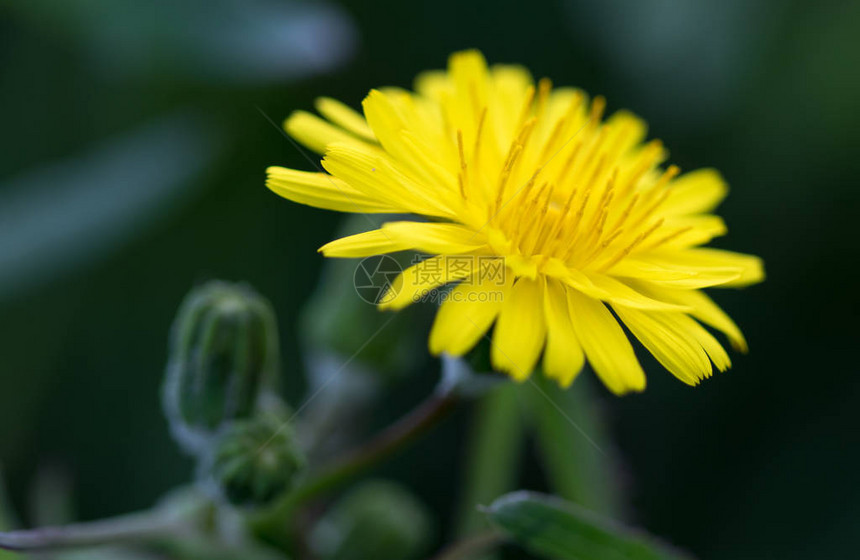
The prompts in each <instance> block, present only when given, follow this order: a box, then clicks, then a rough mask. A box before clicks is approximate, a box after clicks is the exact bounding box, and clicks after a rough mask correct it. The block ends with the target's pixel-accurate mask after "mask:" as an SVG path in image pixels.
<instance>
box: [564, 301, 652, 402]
mask: <svg viewBox="0 0 860 560" xmlns="http://www.w3.org/2000/svg"><path fill="white" fill-rule="evenodd" d="M567 302H568V306H569V308H570V314H571V321H572V323H573V330H574V332H575V333H576V337H577V339H578V340H579V342H580V344H582V349H583V350H585V356H586V357H587V358H588V361H589V363H590V364H591V367H592V368H593V369H594V372H595V373H596V374H597V376H598V377H599V378H600V379H601V380H602V381H603V383H604V384H605V385H606V387H607V388H608V389H609V390H610V391H612V392H613V393H616V394H619V395H620V394H623V393H626V392H628V391H642V390H643V389H645V372H644V371H642V366H640V365H639V361H638V360H637V359H636V354H634V353H633V346H631V345H630V341H629V340H628V339H627V335H625V334H624V331H623V330H622V329H621V325H619V324H618V321H616V320H615V317H613V316H612V313H610V312H609V310H608V309H607V308H606V306H605V305H603V303H601V302H599V301H597V300H595V299H592V298H590V297H588V296H586V295H584V294H582V293H579V292H577V291H576V290H567Z"/></svg>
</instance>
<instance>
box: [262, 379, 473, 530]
mask: <svg viewBox="0 0 860 560" xmlns="http://www.w3.org/2000/svg"><path fill="white" fill-rule="evenodd" d="M459 400H460V397H458V396H457V395H456V394H454V393H452V392H448V393H443V394H434V395H432V396H431V397H429V398H428V399H427V400H425V401H424V402H423V403H421V404H420V405H418V407H417V408H415V409H414V410H412V412H410V413H409V414H407V415H406V416H404V417H403V418H401V419H400V420H398V421H397V422H396V423H395V424H393V425H391V426H389V427H388V428H386V429H385V430H384V431H383V432H382V433H380V434H379V435H377V436H376V437H375V438H374V439H372V440H371V441H370V442H368V443H367V444H365V445H364V446H362V447H360V448H359V449H357V450H355V451H353V452H352V453H349V454H348V455H347V456H346V457H345V458H344V459H342V460H340V461H338V462H336V463H335V464H334V465H332V466H330V467H328V468H324V469H323V470H322V472H321V473H320V474H318V475H316V476H314V477H313V478H311V479H310V480H308V481H306V482H305V483H304V484H302V485H301V486H300V487H299V488H297V489H296V490H295V491H293V492H292V493H290V494H289V495H288V496H287V497H286V499H285V500H284V501H283V502H281V503H280V504H279V505H278V506H277V507H276V508H275V509H274V510H272V511H270V512H268V513H266V514H263V515H262V516H261V517H259V518H257V519H256V520H254V521H253V525H254V526H255V527H256V528H257V529H258V530H262V531H263V532H269V530H270V529H272V530H275V531H277V530H278V529H279V528H282V527H283V525H284V523H285V522H287V521H288V520H289V519H290V517H291V516H292V514H293V512H294V511H295V510H296V508H298V507H299V506H301V505H302V504H304V503H306V502H308V501H310V500H312V499H313V498H316V497H318V496H320V495H322V494H325V493H328V492H331V491H332V490H335V489H336V488H338V487H339V486H341V485H342V484H344V483H345V482H347V481H349V480H351V479H352V478H354V477H355V476H357V475H358V474H360V473H362V472H363V471H364V470H366V469H368V468H369V467H372V466H373V465H375V464H377V463H379V462H381V461H383V460H384V459H387V458H388V457H390V456H391V455H393V454H394V453H396V452H397V451H399V450H401V449H402V448H404V447H406V446H407V445H409V444H410V443H412V442H413V441H415V440H416V439H418V438H420V437H421V436H422V435H424V434H425V433H426V432H428V431H429V430H430V429H431V428H433V427H434V426H435V425H436V424H438V423H439V422H440V421H441V420H442V419H444V418H445V417H446V416H448V414H449V413H451V412H452V411H453V410H454V408H455V407H456V404H457V403H458V402H459Z"/></svg>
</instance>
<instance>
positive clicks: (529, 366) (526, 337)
mask: <svg viewBox="0 0 860 560" xmlns="http://www.w3.org/2000/svg"><path fill="white" fill-rule="evenodd" d="M545 337H546V322H545V320H544V316H543V306H542V303H541V290H540V287H539V284H538V283H537V282H535V281H533V280H529V279H527V278H520V279H519V280H517V282H516V284H514V286H513V288H511V291H510V292H509V293H508V294H507V297H506V298H505V301H504V303H503V305H502V310H501V312H500V313H499V318H498V320H497V321H496V328H495V331H494V332H493V344H492V349H491V350H490V358H491V359H492V362H493V366H494V367H495V368H497V369H499V370H501V371H504V372H506V373H507V374H509V375H510V376H511V377H512V378H514V380H516V381H525V380H526V379H528V378H529V376H531V374H532V371H533V370H534V367H535V364H536V363H537V359H538V356H539V355H540V351H541V348H542V347H543V343H544V339H545Z"/></svg>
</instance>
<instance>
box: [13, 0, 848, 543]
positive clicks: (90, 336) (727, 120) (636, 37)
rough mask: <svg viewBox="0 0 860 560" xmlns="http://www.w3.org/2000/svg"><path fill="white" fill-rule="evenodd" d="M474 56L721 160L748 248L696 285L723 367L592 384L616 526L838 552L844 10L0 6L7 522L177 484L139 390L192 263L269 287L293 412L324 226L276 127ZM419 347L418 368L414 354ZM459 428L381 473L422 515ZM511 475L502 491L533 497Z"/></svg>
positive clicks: (408, 391)
mask: <svg viewBox="0 0 860 560" xmlns="http://www.w3.org/2000/svg"><path fill="white" fill-rule="evenodd" d="M471 47H475V48H479V49H481V50H482V51H483V52H484V54H485V55H486V56H487V58H488V60H489V61H490V62H491V63H493V62H516V63H521V64H523V65H525V66H527V67H528V68H530V69H531V71H532V72H533V73H534V75H535V76H536V77H541V76H548V77H551V78H552V80H553V81H554V83H555V84H559V85H576V86H580V87H582V88H584V89H585V90H586V91H588V92H590V93H592V94H603V95H605V96H606V98H607V99H608V102H609V109H610V111H611V110H614V109H619V108H628V109H630V110H632V111H634V112H636V113H638V114H639V115H641V116H643V117H644V118H645V119H646V120H647V121H648V122H649V124H650V127H651V128H650V135H651V136H652V137H658V138H661V139H663V140H664V142H665V143H666V145H667V146H668V148H669V150H670V152H671V160H672V161H673V162H674V163H677V164H678V165H680V166H681V168H682V169H685V170H691V169H694V168H697V167H704V166H713V167H716V168H718V169H719V170H721V171H722V173H723V174H724V175H725V176H726V178H727V179H728V181H729V183H730V185H731V187H732V192H731V194H730V196H729V198H728V199H727V201H726V202H725V203H724V204H723V206H722V208H721V214H722V215H723V216H724V218H725V219H726V221H727V223H728V225H729V229H730V234H729V235H728V236H727V237H725V238H723V239H720V240H719V241H718V243H717V245H719V246H725V247H731V248H732V249H735V250H739V251H744V252H749V253H754V254H757V255H761V256H763V257H764V259H765V263H766V266H767V271H768V280H767V281H766V282H765V283H764V284H763V285H760V286H756V287H753V288H751V289H748V290H745V291H743V292H735V291H729V290H725V291H716V292H715V298H716V299H717V301H718V302H719V303H721V304H722V305H723V306H724V307H725V308H726V309H727V311H729V313H730V314H731V315H732V316H733V317H734V318H735V319H736V320H737V322H738V323H739V324H740V325H741V327H742V328H743V329H744V331H745V333H746V334H747V337H748V339H749V342H750V347H751V351H750V353H749V355H746V356H742V355H733V356H732V357H733V360H734V363H735V365H734V368H733V369H732V370H731V371H730V372H728V373H725V374H721V375H717V376H716V377H715V378H713V379H712V380H710V381H708V382H706V383H704V385H702V386H701V387H699V388H697V389H691V388H689V387H687V386H685V385H683V384H681V383H679V382H677V381H676V380H675V379H673V378H672V377H671V376H670V375H669V374H668V373H666V372H664V371H662V370H661V368H660V367H658V366H657V364H656V363H655V362H654V361H653V360H649V359H646V358H645V356H644V353H642V354H641V355H642V356H643V362H644V364H645V366H646V370H647V371H648V372H649V388H648V390H647V391H646V392H645V393H644V394H641V395H632V396H628V397H624V398H621V399H617V398H610V395H609V394H608V393H606V392H605V391H604V390H603V389H597V388H596V385H595V394H596V397H595V398H596V399H598V400H599V402H600V403H601V407H602V411H603V416H604V418H605V419H606V421H607V422H608V431H609V433H610V434H611V436H612V438H613V439H614V442H615V444H614V447H615V452H616V454H617V456H618V458H619V463H620V465H621V472H622V476H621V477H620V478H621V480H622V481H623V483H619V484H620V486H619V488H622V490H623V492H622V496H623V501H624V503H625V508H624V509H625V511H626V514H625V517H626V519H627V520H628V521H630V522H631V523H633V524H635V525H638V526H641V527H644V528H646V529H647V530H649V531H651V532H653V533H655V534H658V535H661V536H663V537H664V538H666V539H667V540H669V541H671V542H673V543H675V544H677V545H679V546H682V547H684V548H687V549H689V550H691V551H693V552H695V553H696V554H697V555H698V556H699V557H701V558H703V559H738V558H780V559H783V560H785V559H792V558H809V557H815V558H847V557H851V556H853V555H854V554H856V543H855V538H854V537H855V532H856V527H857V526H858V524H860V485H858V484H857V482H856V473H857V472H858V470H860V423H858V422H860V418H858V414H857V411H858V410H860V377H858V373H860V371H858V369H860V368H858V365H857V359H856V355H855V354H856V344H857V342H858V328H857V322H856V320H857V311H858V298H857V295H856V290H855V286H854V284H853V281H851V280H850V278H852V277H853V276H854V274H853V273H854V271H856V263H855V262H854V261H855V259H856V257H857V252H856V249H855V245H856V241H857V237H856V233H853V232H854V231H855V230H854V228H853V225H852V224H854V225H856V224H855V223H854V222H853V220H855V219H857V209H858V201H860V190H858V188H857V177H858V176H860V158H858V157H857V153H858V150H860V72H858V68H860V3H857V2H853V1H848V0H846V1H832V2H821V3H813V2H806V1H802V0H788V1H786V0H724V1H719V2H717V1H709V2H686V1H683V0H650V1H642V0H611V1H603V2H596V1H595V2H584V1H578V0H554V1H539V0H534V1H532V2H529V3H528V5H527V6H523V5H522V3H519V2H513V1H506V0H493V1H489V0H486V1H485V0H479V1H476V2H471V3H463V2H460V1H454V0H436V1H434V2H403V1H394V0H380V1H368V0H363V1H358V0H342V1H339V2H338V1H334V0H327V1H326V2H298V1H292V0H282V1H279V0H250V1H244V2H239V1H238V0H217V1H215V0H208V1H204V0H186V1H168V0H153V1H150V2H145V3H141V2H130V1H122V2H120V1H115V0H89V1H86V2H84V1H79V2H68V1H66V0H42V1H39V2H30V1H25V0H20V1H14V0H3V1H2V2H0V83H2V87H0V123H2V136H0V138H2V140H0V142H2V145H0V318H2V320H0V462H2V465H3V470H4V473H5V476H6V479H7V484H8V486H9V487H10V488H11V495H12V499H13V501H14V502H15V503H16V505H18V506H19V508H20V509H22V510H24V511H26V510H27V505H26V504H28V503H30V502H31V501H32V500H31V494H33V492H34V490H32V488H34V484H35V482H34V481H36V480H38V479H40V478H42V479H44V478H45V477H48V478H49V479H51V480H53V479H55V478H56V477H57V476H58V475H57V474H56V473H62V474H61V475H60V476H61V478H62V477H65V478H66V479H67V482H64V484H67V485H69V486H70V487H71V488H72V489H73V490H74V494H75V496H76V498H75V503H76V505H77V509H78V516H79V517H80V518H82V519H94V518H97V517H100V516H105V515H112V514H117V513H121V512H125V511H129V510H133V509H138V508H143V507H148V506H149V505H151V504H152V503H153V502H154V501H155V500H156V499H157V498H158V497H159V496H160V495H162V494H163V493H164V492H165V491H166V490H168V489H169V488H171V487H172V486H175V485H177V484H180V483H182V482H184V481H185V480H187V479H188V477H189V475H190V472H191V470H192V465H191V462H190V461H189V460H187V459H186V458H185V457H183V456H182V455H181V453H180V452H179V451H178V450H177V449H176V448H175V446H174V445H173V443H172V442H171V440H170V436H169V434H168V431H167V426H166V422H165V420H164V418H163V416H162V413H161V408H160V402H159V390H160V385H161V380H162V374H163V370H164V365H165V361H166V342H167V332H168V329H169V326H170V323H171V321H172V319H173V316H174V313H175V310H176V308H177V306H178V304H179V303H180V301H181V300H182V297H183V295H184V294H185V293H186V292H187V291H188V290H189V289H190V288H191V287H192V286H194V285H195V284H198V283H200V282H202V281H205V280H207V279H210V278H224V279H228V280H243V281H247V282H249V283H251V284H252V285H254V286H255V287H256V288H257V289H258V290H259V291H260V292H262V293H263V294H265V295H266V296H267V297H269V298H270V299H271V300H272V302H273V304H274V306H275V309H276V311H277V313H278V315H279V318H280V322H281V343H282V345H283V354H284V374H285V378H286V387H285V391H286V394H287V396H288V398H289V399H290V400H291V402H293V403H294V404H298V403H299V402H300V400H301V395H302V392H303V390H304V388H305V386H306V381H305V376H304V371H305V369H306V364H307V362H308V355H307V352H303V351H302V345H303V342H302V341H303V340H304V339H305V338H306V333H305V332H304V331H305V330H306V328H305V327H303V325H304V322H303V321H302V320H301V313H302V310H303V308H304V303H305V302H306V301H308V300H309V299H310V298H311V296H312V294H313V293H314V289H315V287H316V286H317V284H318V282H319V279H320V277H321V275H323V274H324V270H323V259H322V257H321V256H320V255H319V254H317V253H316V249H317V247H319V246H320V245H322V244H323V243H325V242H326V241H328V240H330V239H332V237H333V236H334V235H335V232H336V230H337V228H338V227H339V225H340V223H341V221H342V216H341V215H337V214H335V213H332V212H326V211H321V210H315V209H310V208H307V207H301V206H299V205H296V204H292V203H290V202H287V201H285V200H283V199H280V198H278V197H276V196H275V195H274V194H272V193H271V192H269V191H268V190H267V189H266V188H265V187H264V170H265V168H266V166H268V165H273V164H275V165H284V166H288V167H297V168H301V169H311V166H310V164H309V163H308V161H307V160H305V159H304V157H303V156H302V155H301V154H300V153H299V152H297V150H296V149H295V148H294V147H293V146H292V145H290V144H289V143H288V142H287V141H286V140H285V139H284V138H283V136H282V135H281V133H280V132H279V131H278V129H277V128H276V126H273V124H272V122H271V121H274V123H276V124H277V125H279V124H280V123H281V122H282V120H283V119H284V118H285V117H286V116H287V115H288V114H289V113H290V112H291V111H293V110H295V109H306V110H307V109H310V108H311V107H312V103H313V99H314V98H315V97H317V96H319V95H327V96H331V97H335V98H338V99H341V100H343V101H345V102H346V103H347V104H349V105H351V106H353V107H358V105H359V103H360V101H361V99H362V98H363V97H364V95H365V94H366V92H367V91H368V90H369V89H370V88H372V87H376V86H382V85H397V86H404V87H408V86H410V85H411V80H412V78H413V77H414V75H415V74H417V73H418V72H420V71H421V70H424V69H431V68H441V67H443V66H444V65H445V63H446V58H447V56H448V54H449V53H451V52H452V51H455V50H459V49H463V48H471ZM348 273H349V272H348V271H347V272H346V273H344V274H348ZM413 317H414V319H415V321H423V320H424V317H423V316H422V312H421V311H419V312H416V313H415V314H414V315H408V316H406V319H405V320H412V319H411V318H413ZM413 354H415V355H419V356H420V359H421V360H422V361H427V360H428V358H427V357H426V350H425V347H424V345H423V344H419V345H417V346H416V347H415V349H414V350H413ZM428 364H429V366H428V367H427V368H426V369H427V372H424V373H422V374H421V375H420V376H419V378H418V379H419V381H417V382H416V381H414V380H411V381H410V380H404V379H400V380H395V381H393V382H391V387H390V389H389V390H390V391H392V392H393V393H394V395H395V398H389V399H385V400H384V403H385V404H381V405H379V406H377V407H374V409H373V411H372V413H371V414H372V418H371V419H370V420H369V424H370V425H373V424H374V423H382V422H384V421H385V420H386V419H390V418H393V417H396V416H397V415H398V414H401V413H402V412H404V411H405V410H407V409H408V408H409V407H410V405H411V404H413V403H414V402H415V401H416V400H417V399H419V398H420V396H421V394H422V393H426V391H427V390H429V388H430V387H431V386H432V382H433V379H432V376H433V369H434V367H433V363H432V362H428ZM584 382H585V383H587V381H584ZM468 415H469V412H468V411H464V412H463V413H462V414H460V415H459V416H457V417H455V419H454V421H453V422H449V423H447V424H446V425H445V426H444V427H443V428H442V429H440V430H439V431H438V432H436V433H434V434H433V435H432V436H431V437H430V438H428V439H427V440H426V441H424V442H422V443H421V444H419V445H418V446H417V447H416V448H414V449H413V450H411V451H409V452H408V453H406V454H405V455H403V456H401V457H399V458H398V459H397V460H395V461H393V462H392V463H390V464H389V465H387V466H386V467H384V469H383V472H384V474H386V475H387V476H389V477H391V478H395V479H398V480H400V481H402V482H405V483H406V484H407V485H409V486H410V487H411V488H412V489H413V490H414V491H415V492H416V493H417V494H418V495H420V496H423V497H428V496H429V498H427V500H426V501H427V503H428V505H429V506H430V508H431V510H432V511H433V513H434V514H435V516H436V517H437V518H438V519H441V520H444V519H446V517H448V516H450V515H451V514H452V513H453V512H454V510H455V509H456V503H455V496H453V495H452V493H451V492H446V490H447V489H449V488H450V487H451V485H452V484H456V483H457V482H458V481H457V480H452V478H451V477H452V476H456V475H455V474H452V473H457V472H458V465H459V464H460V462H461V460H462V456H463V453H464V446H465V441H464V438H463V437H461V436H460V434H461V433H462V431H463V430H462V429H461V427H462V426H463V425H464V423H465V422H467V421H468ZM529 453H531V451H530V449H529V448H526V449H525V450H524V451H523V454H524V456H525V457H526V459H524V460H526V461H527V458H528V456H529ZM46 473H48V474H46ZM51 473H54V474H51ZM530 473H531V470H530V467H528V466H526V467H524V471H523V480H522V485H526V486H528V485H530V484H532V485H538V486H539V485H540V482H539V481H538V479H539V477H536V476H534V475H533V474H530ZM431 475H432V476H431ZM36 487H39V486H38V485H36ZM537 489H540V488H537ZM444 537H445V533H444V531H442V530H440V532H439V535H438V536H437V539H442V538H444Z"/></svg>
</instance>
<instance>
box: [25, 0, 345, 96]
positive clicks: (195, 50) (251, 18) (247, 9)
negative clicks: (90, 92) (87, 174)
mask: <svg viewBox="0 0 860 560" xmlns="http://www.w3.org/2000/svg"><path fill="white" fill-rule="evenodd" d="M10 7H11V8H13V11H12V13H13V14H17V15H19V16H21V17H22V18H26V19H27V20H29V21H31V22H33V23H35V24H36V25H39V26H40V27H47V28H49V29H51V30H53V31H54V32H55V33H57V34H59V35H61V36H64V37H68V38H70V39H72V40H74V41H75V42H76V43H77V44H78V45H79V46H80V48H81V50H83V51H85V52H86V53H88V54H89V55H90V56H91V58H92V59H93V60H94V61H95V62H96V63H97V65H98V66H100V67H101V68H102V70H103V71H104V73H105V74H106V75H108V76H110V77H111V78H115V77H131V78H138V77H143V78H149V79H151V78H158V79H164V78H165V77H169V78H170V79H171V81H172V82H174V83H175V81H177V80H180V81H186V82H188V81H203V82H209V83H212V82H227V83H233V84H244V83H260V82H282V81H287V80H291V79H296V78H301V77H303V76H306V75H312V74H316V73H319V72H324V71H327V70H330V69H331V68H333V67H334V66H336V65H338V64H340V63H341V62H343V61H344V60H345V59H346V58H347V57H348V56H349V55H350V54H351V52H352V50H353V47H354V45H355V43H356V32H355V29H354V27H353V25H352V22H351V20H350V19H349V17H348V16H347V14H346V13H344V11H343V10H342V9H340V8H338V7H337V6H335V5H332V4H329V3H327V2H321V1H318V2H298V1H276V0H245V1H237V0H192V1H185V2H174V1H172V0H155V1H150V2H146V3H145V4H143V5H140V6H132V5H129V4H128V3H125V2H115V1H113V0H87V1H86V2H67V1H65V0H50V1H41V2H13V3H10Z"/></svg>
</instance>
